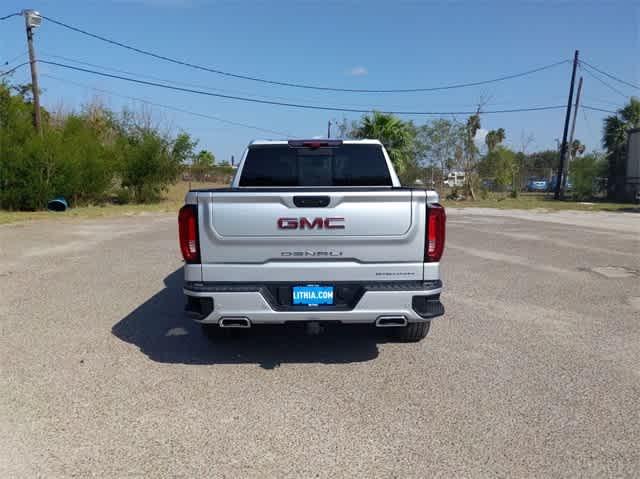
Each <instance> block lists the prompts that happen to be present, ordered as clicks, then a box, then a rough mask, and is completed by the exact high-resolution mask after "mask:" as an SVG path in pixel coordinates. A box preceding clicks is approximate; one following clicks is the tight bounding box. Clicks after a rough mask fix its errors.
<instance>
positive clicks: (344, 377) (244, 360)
mask: <svg viewBox="0 0 640 479" xmlns="http://www.w3.org/2000/svg"><path fill="white" fill-rule="evenodd" d="M176 235H177V233H176V221H175V218H174V217H173V216H164V215H148V216H134V217H124V218H111V219H102V220H90V221H84V222H80V221H62V222H54V221H43V222H33V223H23V224H17V225H11V226H3V227H0V332H1V333H0V391H1V393H0V431H2V433H0V477H2V478H13V477H70V476H71V477H91V476H94V477H260V478H264V477H435V476H441V477H496V476H498V477H524V476H527V477H543V476H546V477H566V476H582V477H585V476H590V477H603V476H608V477H612V476H616V477H637V476H638V474H639V471H640V448H639V447H638V444H640V214H633V213H579V212H560V213H540V212H526V211H524V212H514V211H494V210H481V209H464V210H453V209H452V210H450V212H449V229H448V244H447V250H446V252H445V258H444V263H443V264H444V281H445V288H446V293H444V294H443V302H444V304H445V307H446V309H447V314H446V315H445V317H444V318H442V319H439V320H438V321H437V322H434V324H433V326H432V329H431V333H430V335H429V336H428V337H427V339H426V340H424V341H423V342H421V343H418V344H398V343H393V342H387V341H385V340H384V337H382V336H380V335H379V334H376V333H375V331H373V328H371V329H369V328H362V327H358V328H344V329H337V330H328V331H325V332H324V333H323V334H321V335H319V336H307V335H306V334H305V333H304V331H298V330H295V329H286V330H283V329H278V328H276V329H273V328H271V329H266V330H260V331H255V332H254V333H253V334H251V335H250V336H249V337H248V338H245V339H240V340H235V341H231V342H228V343H226V344H217V345H211V344H210V343H208V342H207V341H206V340H205V339H204V338H203V336H202V335H201V334H200V331H199V329H198V328H197V327H196V325H194V324H192V323H190V322H188V321H187V320H185V319H183V317H182V305H183V299H182V295H181V290H180V286H181V275H180V267H181V260H180V256H179V251H178V248H177V240H176Z"/></svg>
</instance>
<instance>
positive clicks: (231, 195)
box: [178, 140, 446, 341]
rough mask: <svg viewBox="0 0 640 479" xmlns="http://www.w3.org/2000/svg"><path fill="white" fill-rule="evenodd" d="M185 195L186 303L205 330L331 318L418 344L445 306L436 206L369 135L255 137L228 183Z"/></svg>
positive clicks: (441, 219) (441, 221) (440, 215)
mask: <svg viewBox="0 0 640 479" xmlns="http://www.w3.org/2000/svg"><path fill="white" fill-rule="evenodd" d="M185 203H186V204H185V205H184V206H183V207H182V208H181V210H180V214H179V221H178V222H179V237H180V248H181V251H182V255H183V257H184V260H185V266H184V280H185V282H184V293H185V295H186V300H187V302H186V307H185V309H186V312H187V314H188V315H189V316H190V317H191V318H192V319H194V320H195V321H197V322H199V323H201V324H202V327H203V330H204V332H205V334H206V335H207V336H209V337H217V336H218V335H219V334H220V333H223V332H225V328H250V327H251V326H252V325H256V324H285V323H294V322H337V323H370V324H371V325H375V326H377V327H385V328H389V330H388V331H390V332H393V333H394V335H395V336H396V337H397V338H398V339H400V340H404V341H419V340H421V339H422V338H424V337H425V336H426V335H427V333H428V331H429V326H430V322H431V320H432V319H434V318H436V317H438V316H441V315H442V314H444V307H443V306H442V303H441V302H440V292H441V291H442V281H441V280H440V258H441V256H442V252H443V249H444V240H445V219H446V216H445V211H444V208H443V207H442V206H441V205H439V204H438V195H437V194H436V193H435V192H432V191H425V190H424V189H413V188H406V187H402V186H401V185H400V181H399V180H398V176H397V175H396V173H395V171H394V169H393V166H392V163H391V161H390V159H389V156H388V154H387V152H386V151H385V149H384V147H383V146H382V144H381V143H380V142H379V141H377V140H358V141H342V140H290V141H255V142H252V143H251V144H250V145H249V147H248V148H247V150H246V151H245V153H244V155H243V157H242V160H241V162H240V164H239V166H238V170H237V172H236V175H235V176H234V179H233V181H232V184H231V187H230V188H222V189H202V190H192V191H189V193H187V195H186V200H185Z"/></svg>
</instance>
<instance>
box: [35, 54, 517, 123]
mask: <svg viewBox="0 0 640 479" xmlns="http://www.w3.org/2000/svg"><path fill="white" fill-rule="evenodd" d="M42 53H43V54H44V55H45V57H44V59H45V60H46V59H47V58H55V59H58V60H64V61H66V62H71V63H76V64H78V65H83V66H88V67H93V68H99V69H101V70H105V71H107V72H115V73H122V74H125V75H129V76H132V77H137V78H144V79H147V80H155V81H160V82H163V83H170V84H172V85H178V86H184V87H190V88H196V89H199V90H205V91H212V92H218V93H228V94H236V95H243V96H248V97H252V98H263V99H267V100H283V101H285V102H303V103H308V102H313V100H309V99H302V98H295V97H293V98H292V97H283V96H276V95H256V94H255V93H251V92H247V91H242V90H230V89H224V88H211V87H209V86H206V85H202V84H197V83H188V82H184V81H176V80H166V79H164V78H160V77H157V76H153V75H149V74H146V73H138V72H132V71H129V70H122V69H119V68H113V67H108V66H104V65H99V64H96V63H91V62H88V61H86V60H81V59H77V58H70V57H65V56H62V55H56V54H53V53H51V52H47V51H43V52H42ZM494 105H495V103H494ZM502 105H505V104H502ZM345 106H346V107H348V108H359V107H362V108H367V109H369V110H373V109H375V110H378V111H386V110H387V109H398V110H400V109H402V108H403V107H401V106H388V107H385V106H373V105H371V104H362V103H352V102H349V103H348V104H345ZM458 106H459V105H458ZM505 106H508V104H506V105H505ZM461 108H463V107H461Z"/></svg>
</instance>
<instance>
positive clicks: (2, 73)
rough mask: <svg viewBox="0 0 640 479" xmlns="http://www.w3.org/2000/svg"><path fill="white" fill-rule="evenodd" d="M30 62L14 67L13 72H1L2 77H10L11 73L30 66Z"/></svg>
mask: <svg viewBox="0 0 640 479" xmlns="http://www.w3.org/2000/svg"><path fill="white" fill-rule="evenodd" d="M28 64H29V62H24V63H21V64H20V65H16V66H15V67H13V68H12V69H11V70H7V71H5V72H0V77H3V76H6V75H10V74H11V73H13V72H14V71H16V70H18V69H19V68H22V67H23V66H26V65H28Z"/></svg>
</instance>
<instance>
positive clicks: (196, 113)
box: [42, 73, 292, 137]
mask: <svg viewBox="0 0 640 479" xmlns="http://www.w3.org/2000/svg"><path fill="white" fill-rule="evenodd" d="M42 76H43V77H47V78H51V79H53V80H56V81H59V82H62V83H68V84H70V85H75V86H78V87H81V88H89V89H91V90H95V91H99V92H103V93H107V94H109V95H113V96H116V97H120V98H126V99H128V100H133V101H138V102H140V103H145V104H147V105H152V106H156V107H158V108H164V109H166V110H172V111H176V112H179V113H185V114H187V115H192V116H197V117H200V118H207V119H210V120H215V121H219V122H221V123H226V124H229V125H233V126H239V127H243V128H249V129H252V130H258V131H263V132H265V133H273V134H276V135H282V136H286V137H291V136H292V135H291V134H290V133H287V132H282V131H278V130H270V129H269V128H261V127H259V126H255V125H249V124H247V123H241V122H238V121H233V120H227V119H226V118H220V117H219V116H214V115H205V114H204V113H198V112H194V111H189V110H185V109H183V108H178V107H175V106H171V105H164V104H162V103H155V102H152V101H149V100H145V99H144V98H138V97H134V96H128V95H122V94H120V93H115V92H113V91H111V90H105V89H104V88H97V87H94V86H91V85H87V84H84V83H79V82H76V81H72V80H67V79H64V78H59V77H56V76H54V75H49V74H47V73H43V74H42Z"/></svg>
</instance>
